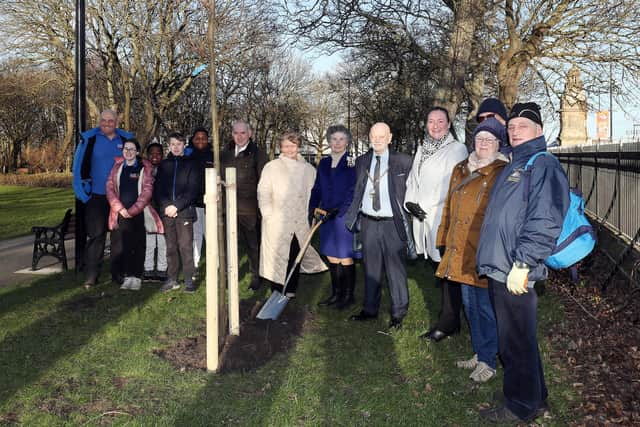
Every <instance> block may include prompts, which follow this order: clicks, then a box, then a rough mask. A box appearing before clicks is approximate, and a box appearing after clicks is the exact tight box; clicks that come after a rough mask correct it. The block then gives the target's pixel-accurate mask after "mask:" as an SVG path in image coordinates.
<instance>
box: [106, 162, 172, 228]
mask: <svg viewBox="0 0 640 427" xmlns="http://www.w3.org/2000/svg"><path fill="white" fill-rule="evenodd" d="M138 161H142V169H141V170H140V177H139V178H138V199H137V200H136V202H135V203H134V204H133V205H131V206H130V207H129V209H127V212H128V213H129V215H131V216H132V217H133V216H137V215H140V214H141V213H143V214H144V227H145V229H146V231H147V232H149V233H160V234H163V233H164V226H163V225H162V220H161V219H160V216H159V215H158V213H157V212H156V210H155V209H154V208H153V206H151V196H152V194H153V173H154V167H153V165H152V164H151V163H150V162H149V161H148V160H146V159H140V158H138ZM123 167H124V159H123V158H122V157H117V158H116V161H115V164H114V165H113V168H112V169H111V173H110V174H109V178H108V179H107V200H108V202H109V206H110V208H111V209H110V210H109V230H115V229H116V228H117V227H118V212H120V211H121V210H122V208H124V206H123V205H122V202H120V175H121V174H122V168H123Z"/></svg>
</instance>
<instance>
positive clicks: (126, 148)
mask: <svg viewBox="0 0 640 427" xmlns="http://www.w3.org/2000/svg"><path fill="white" fill-rule="evenodd" d="M122 151H138V149H137V148H135V147H133V148H129V147H124V148H123V149H122Z"/></svg>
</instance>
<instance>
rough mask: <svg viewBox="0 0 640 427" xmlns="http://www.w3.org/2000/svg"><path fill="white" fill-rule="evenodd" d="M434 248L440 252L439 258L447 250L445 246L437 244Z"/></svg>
mask: <svg viewBox="0 0 640 427" xmlns="http://www.w3.org/2000/svg"><path fill="white" fill-rule="evenodd" d="M436 249H438V252H440V258H442V257H444V253H445V251H446V250H447V248H446V246H438V247H437V248H436Z"/></svg>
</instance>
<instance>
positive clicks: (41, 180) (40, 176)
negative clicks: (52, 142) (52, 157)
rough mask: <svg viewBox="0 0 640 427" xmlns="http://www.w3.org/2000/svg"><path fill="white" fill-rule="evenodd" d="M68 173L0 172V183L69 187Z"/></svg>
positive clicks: (69, 178)
mask: <svg viewBox="0 0 640 427" xmlns="http://www.w3.org/2000/svg"><path fill="white" fill-rule="evenodd" d="M71 184H72V176H71V174H70V173H64V172H61V173H58V172H55V173H54V172H49V173H35V174H30V175H18V174H5V175H3V174H0V185H22V186H25V187H47V188H71Z"/></svg>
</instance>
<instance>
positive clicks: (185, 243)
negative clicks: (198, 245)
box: [162, 217, 195, 280]
mask: <svg viewBox="0 0 640 427" xmlns="http://www.w3.org/2000/svg"><path fill="white" fill-rule="evenodd" d="M162 224H163V225H164V238H165V241H166V242H167V277H168V279H169V280H178V271H179V270H180V261H182V273H183V274H184V279H185V280H191V278H192V277H193V273H194V271H195V267H194V266H193V222H192V221H191V220H185V219H182V218H168V217H163V218H162Z"/></svg>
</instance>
